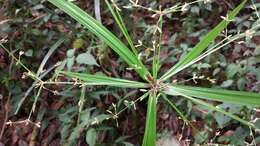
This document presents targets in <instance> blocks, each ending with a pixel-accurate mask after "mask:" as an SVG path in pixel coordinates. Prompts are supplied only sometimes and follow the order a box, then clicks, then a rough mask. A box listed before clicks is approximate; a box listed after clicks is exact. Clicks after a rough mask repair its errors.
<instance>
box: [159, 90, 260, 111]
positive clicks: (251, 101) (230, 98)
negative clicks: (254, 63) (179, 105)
mask: <svg viewBox="0 0 260 146" xmlns="http://www.w3.org/2000/svg"><path fill="white" fill-rule="evenodd" d="M174 92H178V93H181V94H185V95H188V96H193V97H197V98H201V99H207V100H214V101H221V102H227V103H234V104H240V105H248V106H256V107H259V106H260V94H257V93H250V92H243V91H230V90H223V89H212V88H201V87H191V86H181V85H172V86H169V87H168V88H166V89H165V91H164V93H166V94H170V95H176V94H175V93H174Z"/></svg>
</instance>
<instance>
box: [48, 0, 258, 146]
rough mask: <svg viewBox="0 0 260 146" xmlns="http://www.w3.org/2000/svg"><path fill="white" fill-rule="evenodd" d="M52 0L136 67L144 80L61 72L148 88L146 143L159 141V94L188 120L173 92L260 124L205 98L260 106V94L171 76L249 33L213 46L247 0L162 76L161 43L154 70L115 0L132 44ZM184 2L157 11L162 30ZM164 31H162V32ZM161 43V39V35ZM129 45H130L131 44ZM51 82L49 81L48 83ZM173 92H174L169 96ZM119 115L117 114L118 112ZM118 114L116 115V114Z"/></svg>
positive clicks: (121, 25) (87, 80)
mask: <svg viewBox="0 0 260 146" xmlns="http://www.w3.org/2000/svg"><path fill="white" fill-rule="evenodd" d="M48 1H49V2H50V3H52V4H53V5H55V6H56V7H58V8H59V9H60V10H62V11H64V12H65V13H67V14H68V15H69V16H71V17H72V18H74V19H75V20H76V21H77V22H79V23H80V24H82V25H83V26H84V27H85V28H87V29H88V30H89V31H90V32H92V33H93V34H95V35H96V36H97V37H98V38H99V39H101V40H102V41H103V42H104V43H106V44H107V45H108V46H109V47H110V48H111V49H112V50H113V51H114V52H115V53H117V54H118V55H119V57H120V58H121V59H123V60H124V61H125V62H126V63H127V64H128V65H129V67H130V68H132V69H133V70H135V71H136V72H137V74H138V75H139V76H140V78H141V79H142V81H130V80H126V79H119V78H113V77H108V76H102V75H91V74H86V73H75V72H67V71H61V72H60V74H63V75H65V76H68V77H71V78H76V79H78V80H81V81H82V82H84V86H91V85H107V86H114V87H119V88H137V89H145V90H146V91H147V92H146V93H144V95H143V96H142V99H143V98H146V97H148V100H147V105H148V106H147V113H146V123H145V132H144V137H143V143H142V145H143V146H155V145H156V105H157V100H158V98H161V97H162V99H163V100H165V101H166V102H167V103H169V105H170V106H171V107H173V108H174V109H175V110H176V112H177V113H178V114H179V115H180V116H181V117H182V118H183V119H184V120H185V121H187V119H185V117H184V116H183V114H182V113H181V111H180V110H178V108H177V107H176V106H175V104H174V103H172V102H171V101H170V100H169V97H171V96H182V97H184V98H186V99H188V100H190V101H192V102H194V103H195V104H199V105H202V106H205V107H207V108H208V109H210V110H214V111H218V112H221V113H223V114H225V115H226V116H229V117H231V118H233V119H235V120H237V121H239V122H241V123H242V124H245V125H247V126H249V127H251V128H256V127H255V126H254V125H253V124H252V123H250V122H248V121H246V120H244V119H242V118H240V117H238V116H236V115H234V114H232V113H229V112H227V111H225V110H224V109H221V108H219V107H217V106H214V105H211V104H209V103H207V102H205V100H213V101H219V102H227V103H231V104H240V105H246V106H253V107H258V106H260V94H257V93H250V92H243V91H231V90H224V89H214V88H203V87H193V86H186V85H183V84H181V83H178V81H177V82H176V83H170V82H169V79H170V78H171V77H172V76H174V75H176V74H177V73H179V72H180V71H182V70H184V69H186V68H187V67H189V66H191V65H193V64H194V63H196V62H198V61H200V60H202V59H203V58H205V57H206V56H208V55H210V54H212V53H213V52H215V51H217V50H219V49H220V48H222V47H223V46H225V45H227V44H229V43H231V42H233V41H235V40H237V39H241V38H243V37H246V35H247V34H248V33H240V34H237V35H234V36H228V37H227V38H226V39H224V40H223V41H221V42H219V43H217V44H215V45H213V47H209V45H210V44H211V43H213V41H214V40H215V38H216V37H218V36H219V35H220V33H221V32H222V31H223V30H224V29H225V28H226V27H227V26H228V24H229V23H230V22H231V21H232V20H233V19H234V18H235V17H236V15H237V14H238V13H239V11H240V10H241V9H242V8H243V7H244V5H245V3H246V2H247V1H246V0H243V1H242V2H241V3H240V4H239V5H238V6H236V8H234V9H233V10H232V11H231V12H229V13H228V14H227V16H226V17H225V18H224V19H223V20H222V21H221V22H220V23H219V24H218V25H217V26H215V27H214V28H213V29H212V30H211V31H210V32H209V33H208V34H207V35H206V36H204V37H203V39H201V41H200V42H199V43H198V44H197V45H196V46H195V47H194V48H193V49H192V50H191V51H190V52H189V53H188V54H187V55H186V56H184V57H182V58H181V59H180V60H179V62H178V63H176V64H175V65H174V66H172V67H171V68H170V69H169V70H168V71H166V72H165V73H163V75H162V76H160V77H158V72H159V71H160V66H161V64H162V63H161V62H160V45H158V46H156V47H155V51H154V57H153V63H152V69H151V73H150V71H149V69H148V68H147V67H146V66H145V65H144V64H143V62H142V61H141V59H139V58H138V51H137V49H136V46H135V45H134V41H133V40H132V38H131V36H130V35H129V33H128V30H127V28H126V26H125V24H124V22H123V19H122V17H121V15H120V11H119V10H118V8H117V7H115V5H114V3H113V1H112V3H111V2H109V1H107V0H106V1H105V2H106V4H107V6H108V8H109V10H110V12H111V14H112V15H113V17H114V19H115V22H116V24H117V25H118V26H119V29H120V30H121V31H122V34H123V36H124V37H125V39H126V40H127V42H128V44H124V43H123V42H122V41H121V40H120V39H119V38H117V37H116V36H115V35H114V34H113V33H112V32H110V31H109V30H108V29H107V28H106V27H104V26H103V25H102V24H101V23H100V22H98V21H97V20H95V19H94V18H93V17H92V16H90V15H89V14H88V13H86V12H85V11H83V10H82V9H80V8H79V7H78V6H77V5H75V4H74V3H72V2H70V1H67V0H48ZM180 8H182V7H180V6H178V7H173V8H171V9H168V10H165V11H164V10H163V11H155V13H156V14H158V15H159V16H160V17H159V21H158V30H160V31H161V27H162V22H163V20H162V19H163V15H164V14H167V13H169V12H175V11H174V10H176V11H178V10H179V9H180ZM258 29H259V25H256V26H254V27H253V28H251V29H250V30H248V31H251V32H256V31H257V30H258ZM160 35H161V33H160ZM159 44H160V39H159ZM128 46H129V47H128ZM47 83H48V82H46V84H47ZM166 95H170V96H166ZM116 116H117V115H116ZM116 116H115V117H116Z"/></svg>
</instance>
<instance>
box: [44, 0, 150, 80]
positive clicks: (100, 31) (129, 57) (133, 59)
mask: <svg viewBox="0 0 260 146" xmlns="http://www.w3.org/2000/svg"><path fill="white" fill-rule="evenodd" d="M48 1H49V2H50V3H52V4H53V5H55V6H56V7H58V8H59V9H61V10H63V11H64V12H65V13H67V14H68V15H70V16H71V17H72V18H74V19H75V20H77V21H78V22H79V23H80V24H82V25H83V26H85V27H86V28H87V29H88V30H89V31H91V32H92V33H94V34H95V35H96V36H97V37H98V38H100V39H101V40H103V41H104V42H105V43H106V44H107V45H108V46H109V47H111V48H112V49H113V50H114V51H115V52H116V53H117V54H118V55H119V56H120V57H121V58H122V59H123V60H124V61H126V63H127V64H128V65H129V66H130V67H131V68H133V69H134V70H135V71H136V72H137V73H138V74H139V75H140V77H142V78H143V79H144V80H148V79H147V76H148V75H149V74H150V73H149V72H148V70H147V68H146V67H145V66H144V65H143V63H142V62H141V61H140V60H139V59H138V58H137V56H135V55H134V53H133V52H131V51H130V50H129V48H128V47H126V45H125V44H124V43H123V42H122V41H120V40H119V39H118V38H117V37H116V36H115V35H114V34H113V33H111V32H110V31H109V30H108V29H107V28H105V27H104V26H103V25H102V24H101V23H99V22H98V21H97V20H95V19H94V18H93V17H92V16H90V15H89V14H88V13H86V12H85V11H83V10H82V9H80V8H79V7H78V6H76V5H75V4H73V3H72V2H70V1H67V0H48Z"/></svg>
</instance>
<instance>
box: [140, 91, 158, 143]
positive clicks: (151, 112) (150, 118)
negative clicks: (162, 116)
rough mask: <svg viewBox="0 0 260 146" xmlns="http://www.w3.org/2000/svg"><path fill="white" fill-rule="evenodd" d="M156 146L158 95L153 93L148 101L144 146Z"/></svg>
mask: <svg viewBox="0 0 260 146" xmlns="http://www.w3.org/2000/svg"><path fill="white" fill-rule="evenodd" d="M155 145H156V94H155V93H151V94H150V96H149V99H148V108H147V114H146V124H145V133H144V138H143V144H142V146H155Z"/></svg>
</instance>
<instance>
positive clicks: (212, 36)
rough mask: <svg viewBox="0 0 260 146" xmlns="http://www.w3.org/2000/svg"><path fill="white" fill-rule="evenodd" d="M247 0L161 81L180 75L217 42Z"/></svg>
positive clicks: (229, 14)
mask: <svg viewBox="0 0 260 146" xmlns="http://www.w3.org/2000/svg"><path fill="white" fill-rule="evenodd" d="M246 2H247V0H243V2H242V3H241V4H240V5H238V6H237V7H236V8H235V9H234V10H233V11H231V12H230V13H228V15H227V20H225V19H224V20H222V21H221V22H220V23H219V24H218V25H217V26H216V27H215V28H214V29H213V30H211V31H210V32H209V33H208V34H207V35H206V36H205V37H204V38H203V39H202V40H201V41H200V42H199V43H198V44H197V45H196V46H195V47H194V48H193V49H192V51H190V52H189V53H188V54H187V55H186V56H185V57H183V58H182V59H181V60H180V61H179V62H178V63H177V64H175V65H174V66H173V67H172V68H170V69H169V70H168V71H167V72H166V73H165V74H164V75H163V76H162V77H161V78H160V80H167V79H168V78H170V77H171V76H173V75H175V74H176V73H178V72H179V71H181V70H179V69H180V68H182V67H183V66H185V65H186V64H188V63H189V62H191V61H192V60H194V59H195V58H196V57H198V56H199V55H200V53H202V52H203V51H204V50H205V49H206V48H207V46H208V45H209V44H210V43H211V42H212V41H214V40H215V38H216V37H217V36H218V35H219V34H220V33H221V32H222V31H223V30H224V29H225V28H226V27H227V26H228V24H229V23H230V20H232V19H234V18H235V16H236V15H237V14H238V12H239V11H240V10H241V9H242V8H243V6H244V5H245V3H246Z"/></svg>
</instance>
